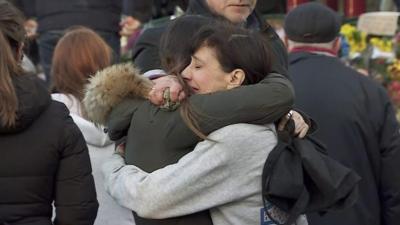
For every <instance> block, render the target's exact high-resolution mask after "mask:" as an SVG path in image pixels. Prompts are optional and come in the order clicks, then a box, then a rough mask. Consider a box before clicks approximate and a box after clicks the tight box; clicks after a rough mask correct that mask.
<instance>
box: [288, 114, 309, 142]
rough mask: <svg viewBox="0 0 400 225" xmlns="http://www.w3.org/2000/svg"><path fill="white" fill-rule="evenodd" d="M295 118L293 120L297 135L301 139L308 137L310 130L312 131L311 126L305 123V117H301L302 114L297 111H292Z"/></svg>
mask: <svg viewBox="0 0 400 225" xmlns="http://www.w3.org/2000/svg"><path fill="white" fill-rule="evenodd" d="M292 112H293V116H292V119H293V121H294V124H295V131H294V133H295V135H296V136H297V137H299V138H304V137H305V136H306V135H307V132H308V130H309V129H310V126H308V124H307V123H306V122H305V121H304V119H303V117H302V116H301V114H300V113H298V112H296V111H292Z"/></svg>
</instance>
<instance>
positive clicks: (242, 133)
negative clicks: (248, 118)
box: [208, 123, 277, 146]
mask: <svg viewBox="0 0 400 225" xmlns="http://www.w3.org/2000/svg"><path fill="white" fill-rule="evenodd" d="M208 137H209V138H210V139H212V140H215V141H217V142H221V143H224V144H229V145H238V146H243V145H247V144H253V145H257V143H260V144H261V145H263V144H265V143H267V142H274V143H275V142H276V139H277V136H276V131H275V126H274V125H273V124H267V125H254V124H245V123H239V124H233V125H229V126H226V127H223V128H221V129H219V130H217V131H214V132H213V133H211V134H210V135H209V136H208Z"/></svg>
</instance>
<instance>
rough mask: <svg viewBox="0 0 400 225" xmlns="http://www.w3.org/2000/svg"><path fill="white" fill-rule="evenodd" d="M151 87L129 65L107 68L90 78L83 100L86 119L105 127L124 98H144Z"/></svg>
mask: <svg viewBox="0 0 400 225" xmlns="http://www.w3.org/2000/svg"><path fill="white" fill-rule="evenodd" d="M152 86H153V84H152V82H151V81H150V80H149V79H147V78H145V77H143V76H142V75H141V74H140V72H139V70H138V69H136V68H135V67H134V65H133V64H131V63H126V64H117V65H113V66H110V67H107V68H105V69H103V70H101V71H99V72H97V73H96V74H95V75H94V76H93V77H92V78H90V80H89V84H88V85H87V86H86V93H85V98H84V99H83V105H84V107H85V111H86V117H87V119H89V120H90V121H92V122H94V123H96V124H100V125H105V123H106V121H107V118H108V116H109V114H110V112H111V110H112V108H113V107H115V106H116V105H118V104H119V103H120V102H121V101H122V100H123V99H124V98H128V97H131V98H135V97H139V98H146V97H147V95H148V93H149V91H150V90H151V88H152Z"/></svg>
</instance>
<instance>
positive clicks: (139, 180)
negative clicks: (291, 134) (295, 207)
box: [103, 124, 307, 225]
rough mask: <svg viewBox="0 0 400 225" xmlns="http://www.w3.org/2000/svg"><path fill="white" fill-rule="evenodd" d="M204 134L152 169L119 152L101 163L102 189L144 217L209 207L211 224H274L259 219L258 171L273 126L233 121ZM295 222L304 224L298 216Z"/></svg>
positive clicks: (273, 142)
mask: <svg viewBox="0 0 400 225" xmlns="http://www.w3.org/2000/svg"><path fill="white" fill-rule="evenodd" d="M209 138H210V139H211V140H213V141H211V140H210V141H209V140H206V141H203V142H200V143H199V144H197V146H196V148H195V150H194V151H192V152H190V153H188V154H186V155H185V156H184V157H182V158H181V159H180V160H179V161H178V162H177V163H176V164H172V165H169V166H166V167H164V168H162V169H159V170H156V171H154V172H152V173H146V172H144V171H143V170H141V169H140V168H138V167H136V166H133V165H125V163H124V159H123V158H122V157H121V156H119V155H117V154H115V155H113V157H112V158H111V159H110V160H109V161H108V162H106V163H105V164H104V165H103V174H104V176H105V187H106V190H107V192H108V193H110V194H111V195H112V196H113V198H114V199H115V200H116V201H117V202H118V203H119V204H120V205H122V206H124V207H127V208H129V209H132V210H134V211H135V212H136V213H138V215H139V216H142V217H145V218H154V219H164V218H170V217H176V216H182V215H188V214H192V213H195V212H199V211H202V210H206V209H210V212H211V217H212V220H213V224H214V225H228V224H229V225H243V224H246V225H259V224H275V223H262V222H266V221H260V220H261V218H264V214H262V215H261V210H262V208H263V203H262V196H261V174H262V168H263V165H264V163H265V160H266V158H267V157H268V154H269V152H270V151H271V150H272V149H273V148H274V147H275V145H276V143H277V137H276V132H275V128H274V126H273V125H267V126H260V125H250V124H235V125H230V126H226V127H224V128H221V129H219V130H217V131H215V132H213V133H211V134H210V135H209ZM275 210H276V211H279V210H278V209H277V208H275ZM276 211H275V212H276ZM280 213H282V214H284V213H283V212H280ZM263 220H264V219H263ZM297 222H298V224H301V225H304V224H307V221H306V219H305V217H303V216H302V217H301V218H299V220H298V221H297Z"/></svg>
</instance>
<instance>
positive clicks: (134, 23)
mask: <svg viewBox="0 0 400 225" xmlns="http://www.w3.org/2000/svg"><path fill="white" fill-rule="evenodd" d="M119 25H120V27H121V31H120V32H119V34H120V35H121V36H130V35H132V34H133V33H134V32H135V31H136V30H138V29H139V28H140V26H141V25H142V23H141V22H140V21H139V20H137V19H135V18H133V17H132V16H127V17H125V18H124V19H122V21H121V22H120V24H119Z"/></svg>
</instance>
